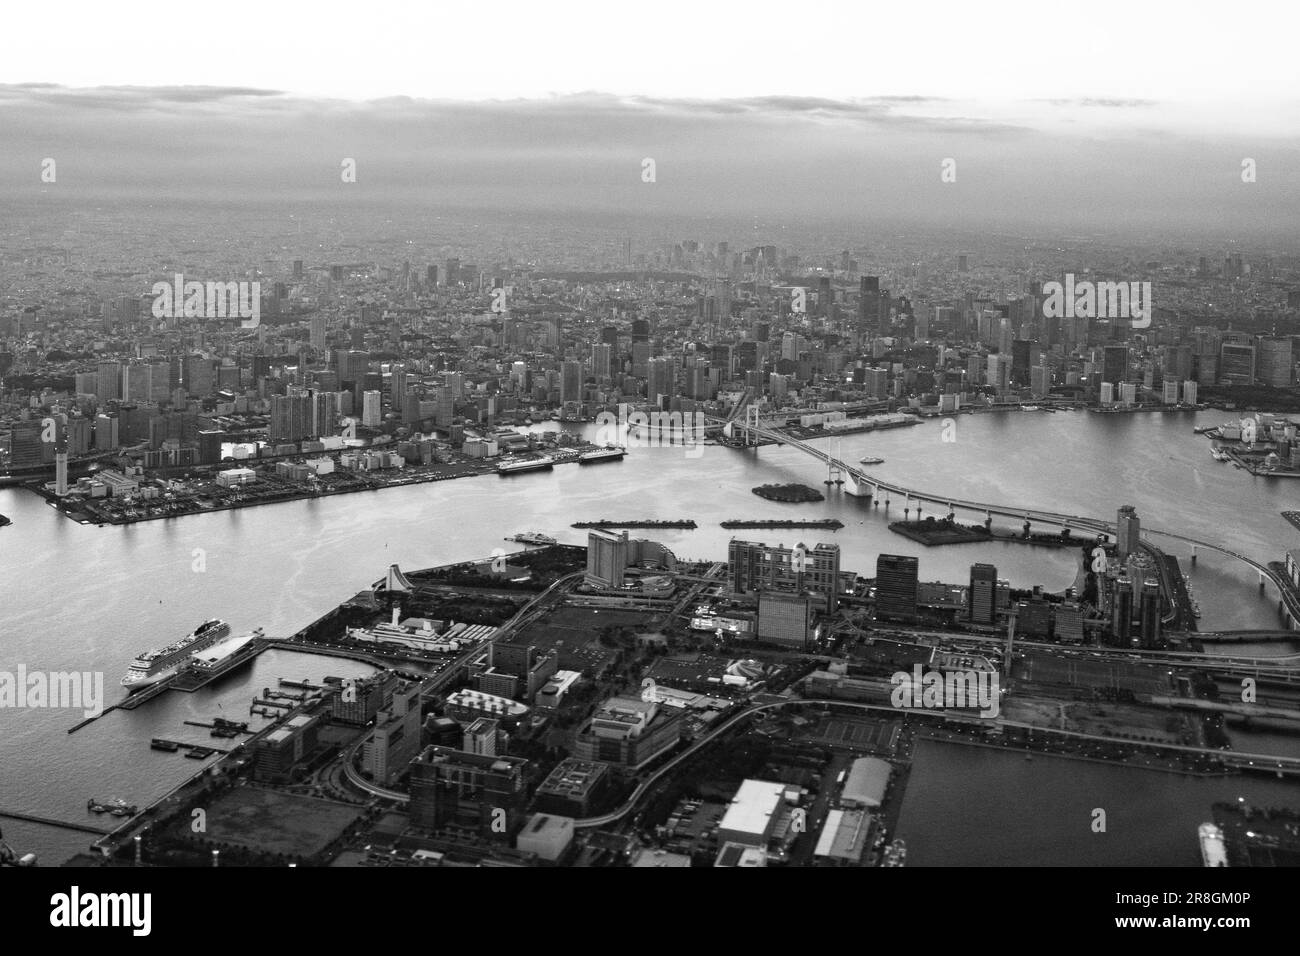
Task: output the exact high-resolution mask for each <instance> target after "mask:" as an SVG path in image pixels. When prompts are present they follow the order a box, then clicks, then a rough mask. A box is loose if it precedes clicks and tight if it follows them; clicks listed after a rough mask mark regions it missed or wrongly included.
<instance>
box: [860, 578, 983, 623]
mask: <svg viewBox="0 0 1300 956" xmlns="http://www.w3.org/2000/svg"><path fill="white" fill-rule="evenodd" d="M878 586H879V585H877V587H878ZM997 588H998V569H997V568H996V567H995V566H994V565H992V564H972V565H971V568H970V589H969V590H968V591H967V596H968V598H967V599H968V601H969V605H970V606H969V608H968V614H969V616H970V619H971V621H972V622H973V623H976V624H992V623H993V620H994V616H995V607H996V604H995V602H996V599H997Z"/></svg>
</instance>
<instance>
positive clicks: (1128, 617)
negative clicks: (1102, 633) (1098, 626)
mask: <svg viewBox="0 0 1300 956" xmlns="http://www.w3.org/2000/svg"><path fill="white" fill-rule="evenodd" d="M1110 610H1111V614H1110V631H1111V636H1112V639H1113V642H1114V645H1115V646H1116V647H1128V646H1129V645H1130V643H1131V641H1132V637H1133V581H1132V580H1131V579H1130V578H1129V577H1128V575H1127V574H1123V573H1121V574H1120V576H1119V577H1117V578H1116V579H1115V585H1114V589H1113V591H1112V597H1111V606H1110Z"/></svg>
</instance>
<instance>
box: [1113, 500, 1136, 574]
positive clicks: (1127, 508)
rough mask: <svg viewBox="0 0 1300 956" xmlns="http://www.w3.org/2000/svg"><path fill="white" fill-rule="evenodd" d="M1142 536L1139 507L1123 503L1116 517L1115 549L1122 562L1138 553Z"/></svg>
mask: <svg viewBox="0 0 1300 956" xmlns="http://www.w3.org/2000/svg"><path fill="white" fill-rule="evenodd" d="M1141 537H1142V523H1141V522H1140V521H1139V520H1138V516H1137V509H1135V508H1134V507H1133V506H1132V505H1122V506H1121V507H1120V509H1119V513H1118V514H1117V515H1116V517H1115V549H1116V552H1117V554H1118V556H1119V560H1120V561H1121V562H1124V561H1127V560H1128V559H1129V556H1130V555H1132V554H1136V553H1137V551H1138V550H1139V548H1140V546H1141Z"/></svg>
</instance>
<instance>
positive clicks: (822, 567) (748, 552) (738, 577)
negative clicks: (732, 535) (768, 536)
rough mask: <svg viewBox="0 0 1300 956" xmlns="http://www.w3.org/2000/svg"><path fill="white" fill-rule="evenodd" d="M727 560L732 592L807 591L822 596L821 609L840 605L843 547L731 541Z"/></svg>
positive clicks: (829, 611)
mask: <svg viewBox="0 0 1300 956" xmlns="http://www.w3.org/2000/svg"><path fill="white" fill-rule="evenodd" d="M727 560H728V580H729V583H730V587H731V591H732V593H733V594H750V593H757V592H760V591H764V590H773V591H785V592H787V593H799V592H803V591H808V592H811V593H813V594H816V595H818V596H819V598H820V601H819V603H820V604H821V607H820V608H819V610H824V611H825V612H826V613H828V614H832V613H834V612H835V609H836V608H837V607H838V606H839V605H838V594H839V581H840V548H839V545H837V544H818V545H817V546H816V547H814V548H807V547H805V546H803V545H797V546H796V547H794V548H787V547H784V546H777V547H775V548H770V547H768V546H767V545H766V544H760V543H758V542H754V541H737V540H732V542H731V543H730V544H729V545H728V547H727Z"/></svg>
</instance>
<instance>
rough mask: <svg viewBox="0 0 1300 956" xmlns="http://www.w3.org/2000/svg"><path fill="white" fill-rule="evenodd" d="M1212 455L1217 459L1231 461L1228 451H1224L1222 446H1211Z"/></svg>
mask: <svg viewBox="0 0 1300 956" xmlns="http://www.w3.org/2000/svg"><path fill="white" fill-rule="evenodd" d="M1210 456H1211V457H1212V458H1213V459H1214V460H1215V461H1230V460H1231V459H1230V458H1229V457H1228V453H1227V452H1226V451H1224V450H1223V449H1222V448H1211V449H1210Z"/></svg>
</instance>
